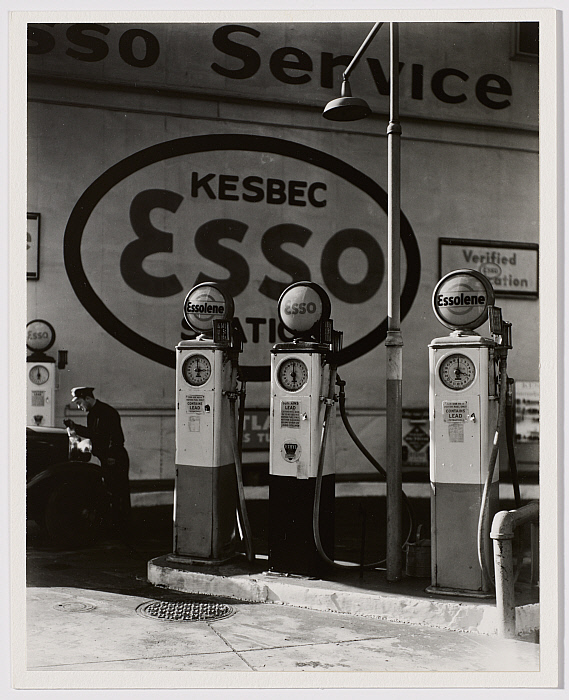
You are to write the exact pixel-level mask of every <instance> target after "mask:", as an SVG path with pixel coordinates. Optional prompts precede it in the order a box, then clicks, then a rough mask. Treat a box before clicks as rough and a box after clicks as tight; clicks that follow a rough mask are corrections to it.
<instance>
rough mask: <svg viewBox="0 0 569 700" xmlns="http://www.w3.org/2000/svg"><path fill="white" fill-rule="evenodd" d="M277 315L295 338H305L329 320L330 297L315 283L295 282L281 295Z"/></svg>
mask: <svg viewBox="0 0 569 700" xmlns="http://www.w3.org/2000/svg"><path fill="white" fill-rule="evenodd" d="M278 314H279V319H280V320H281V323H282V324H283V326H284V327H285V328H286V329H287V331H289V333H292V334H293V336H294V337H295V338H302V337H307V336H310V334H311V333H313V332H314V331H315V330H316V328H317V327H318V325H319V324H320V323H324V322H325V321H327V320H328V319H329V318H330V297H329V296H328V294H327V293H326V292H325V291H324V289H322V287H320V286H319V285H318V284H316V283H315V282H295V283H294V284H291V285H290V287H287V288H286V289H285V290H284V292H283V293H282V294H281V296H280V299H279V301H278Z"/></svg>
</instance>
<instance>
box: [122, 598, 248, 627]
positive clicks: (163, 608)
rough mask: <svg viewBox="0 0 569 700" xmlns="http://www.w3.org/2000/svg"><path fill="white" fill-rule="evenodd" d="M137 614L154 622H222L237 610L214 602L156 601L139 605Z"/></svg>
mask: <svg viewBox="0 0 569 700" xmlns="http://www.w3.org/2000/svg"><path fill="white" fill-rule="evenodd" d="M136 612H137V613H138V614H139V615H142V616H143V617H150V618H152V619H153V620H174V621H178V622H191V621H194V620H197V621H199V620H202V621H203V620H222V619H223V618H224V617H230V616H231V615H233V614H234V612H235V610H234V609H233V608H232V607H231V606H230V605H226V604H225V603H216V602H213V601H207V602H199V601H195V600H191V601H187V600H186V601H178V602H176V603H169V602H164V601H160V600H154V601H151V602H150V603H143V604H142V605H139V606H138V607H137V608H136Z"/></svg>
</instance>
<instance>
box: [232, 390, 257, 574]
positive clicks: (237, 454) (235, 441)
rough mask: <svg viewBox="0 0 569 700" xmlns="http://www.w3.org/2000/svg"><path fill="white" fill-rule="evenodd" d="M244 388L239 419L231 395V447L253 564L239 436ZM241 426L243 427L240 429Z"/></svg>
mask: <svg viewBox="0 0 569 700" xmlns="http://www.w3.org/2000/svg"><path fill="white" fill-rule="evenodd" d="M243 386H244V383H242V391H241V392H240V393H241V402H240V406H239V419H238V418H237V416H236V411H235V403H236V400H237V395H236V394H235V395H234V396H232V395H230V397H229V399H230V400H229V405H230V409H231V425H232V430H231V446H232V448H233V459H234V461H235V475H236V477H237V515H238V517H239V523H240V525H241V532H242V534H243V543H244V545H245V554H246V555H247V560H248V561H250V562H252V561H254V560H255V552H254V551H253V537H252V535H251V526H250V524H249V517H248V515H247V504H246V502H245V487H244V486H243V463H242V462H241V450H240V446H239V442H240V438H239V434H240V432H241V427H242V425H243V415H244V410H245V405H244V396H243ZM239 426H241V427H239Z"/></svg>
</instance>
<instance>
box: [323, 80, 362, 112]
mask: <svg viewBox="0 0 569 700" xmlns="http://www.w3.org/2000/svg"><path fill="white" fill-rule="evenodd" d="M370 114H371V109H370V106H369V105H368V103H367V102H366V101H365V100H362V99H361V98H360V97H352V90H351V88H350V83H349V81H348V80H347V79H344V81H343V82H342V96H341V97H337V98H336V99H335V100H331V101H330V102H328V104H327V105H326V107H324V111H323V112H322V116H323V117H324V119H329V120H330V121H335V122H354V121H357V120H358V119H365V117H369V115H370Z"/></svg>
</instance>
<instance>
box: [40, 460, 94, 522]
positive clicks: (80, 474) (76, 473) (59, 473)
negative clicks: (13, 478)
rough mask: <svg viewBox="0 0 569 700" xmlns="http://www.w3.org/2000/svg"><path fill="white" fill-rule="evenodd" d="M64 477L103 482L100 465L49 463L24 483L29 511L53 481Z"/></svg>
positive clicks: (69, 462)
mask: <svg viewBox="0 0 569 700" xmlns="http://www.w3.org/2000/svg"><path fill="white" fill-rule="evenodd" d="M66 478H71V479H76V480H85V479H87V480H92V481H96V482H98V483H104V472H103V469H102V467H100V466H98V465H96V464H92V463H86V462H76V461H68V462H62V463H59V464H52V465H50V466H49V467H47V468H46V469H43V470H42V471H41V472H39V473H38V474H36V475H35V476H34V477H33V478H32V479H30V481H28V483H27V484H26V493H27V496H28V508H29V509H30V511H32V512H33V511H34V509H35V507H36V506H39V505H40V504H41V502H42V500H43V498H44V497H45V496H46V495H47V493H48V492H49V490H50V489H51V488H53V485H54V484H55V483H57V482H59V481H62V480H64V479H66Z"/></svg>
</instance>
